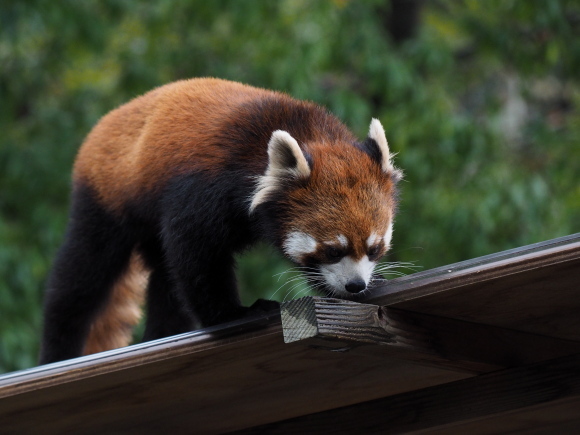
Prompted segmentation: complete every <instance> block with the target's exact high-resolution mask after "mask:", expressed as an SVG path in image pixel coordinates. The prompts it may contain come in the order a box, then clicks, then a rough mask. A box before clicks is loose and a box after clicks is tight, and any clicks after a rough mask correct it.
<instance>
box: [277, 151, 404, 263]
mask: <svg viewBox="0 0 580 435" xmlns="http://www.w3.org/2000/svg"><path fill="white" fill-rule="evenodd" d="M341 145H342V146H341ZM306 149H307V151H309V152H310V153H311V154H312V157H313V161H314V165H313V168H312V173H311V178H310V183H309V188H308V190H306V189H298V190H295V191H291V192H290V195H289V198H288V201H289V203H290V204H291V206H290V207H289V210H290V213H289V215H288V216H287V222H286V223H287V225H288V226H289V228H287V229H286V231H285V232H289V231H291V230H292V229H296V230H300V231H303V232H306V233H308V234H310V235H311V236H312V237H314V238H315V239H316V240H319V241H333V240H332V239H331V240H328V239H329V238H332V237H335V236H336V235H338V234H342V235H344V236H346V238H347V239H348V240H349V241H350V242H351V243H352V244H353V245H354V246H352V249H353V252H352V256H353V258H355V259H360V258H362V257H363V256H364V255H366V252H367V251H368V247H367V246H366V240H367V238H368V237H369V236H370V235H371V233H373V232H376V233H378V234H380V235H381V236H382V235H384V234H385V233H386V231H387V229H388V226H389V223H390V222H391V219H392V218H393V216H392V214H393V212H394V208H395V204H393V202H392V201H393V198H391V196H390V195H388V193H389V192H391V191H392V190H393V189H394V186H393V181H392V180H391V178H390V177H387V176H385V174H383V173H382V171H381V168H380V167H379V166H378V165H377V164H376V162H373V161H372V160H371V158H370V157H369V156H368V155H366V154H363V153H361V152H360V151H358V150H357V149H355V148H354V147H353V146H352V144H349V143H342V144H340V143H339V144H337V143H334V144H332V145H331V144H312V145H311V146H309V147H307V148H306ZM290 227H291V228H290Z"/></svg>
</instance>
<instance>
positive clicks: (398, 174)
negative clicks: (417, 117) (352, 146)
mask: <svg viewBox="0 0 580 435" xmlns="http://www.w3.org/2000/svg"><path fill="white" fill-rule="evenodd" d="M369 139H372V140H374V141H375V142H376V144H377V145H378V147H379V151H380V153H381V168H382V169H383V172H384V173H385V174H388V175H390V176H391V177H393V179H394V180H395V181H399V180H400V179H401V178H403V171H401V170H400V169H397V168H395V166H393V160H392V157H393V156H391V154H390V151H389V143H388V142H387V137H386V135H385V130H384V129H383V126H382V124H381V122H380V121H379V120H378V119H376V118H373V120H372V121H371V126H370V128H369Z"/></svg>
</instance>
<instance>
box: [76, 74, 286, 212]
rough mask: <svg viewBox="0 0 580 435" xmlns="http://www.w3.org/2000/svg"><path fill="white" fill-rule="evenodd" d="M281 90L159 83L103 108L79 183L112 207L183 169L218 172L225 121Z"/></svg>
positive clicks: (83, 156) (83, 154)
mask: <svg viewBox="0 0 580 435" xmlns="http://www.w3.org/2000/svg"><path fill="white" fill-rule="evenodd" d="M274 95H275V96H277V97H279V98H287V99H289V97H286V96H284V95H283V94H279V93H275V92H271V91H267V90H263V89H258V88H253V87H250V86H246V85H242V84H239V83H234V82H229V81H225V80H218V79H191V80H184V81H179V82H175V83H171V84H169V85H165V86H162V87H160V88H157V89H155V90H153V91H151V92H148V93H147V94H145V95H143V96H140V97H137V98H135V99H134V100H132V101H130V102H129V103H127V104H125V105H123V106H121V107H119V108H117V109H115V110H113V111H111V112H110V113H109V114H107V115H105V116H104V117H103V118H102V119H101V120H100V122H99V123H98V124H97V125H96V126H95V128H94V129H93V130H92V131H91V133H90V134H89V135H88V136H87V138H86V140H85V142H84V143H83V145H82V147H81V149H80V151H79V153H78V156H77V159H76V162H75V167H74V174H73V179H74V182H75V183H84V184H86V185H88V186H89V187H91V188H92V189H94V190H95V191H96V192H97V194H98V196H99V198H100V200H101V201H102V202H103V203H104V204H105V205H106V206H107V207H108V208H110V209H111V210H120V209H121V208H122V206H123V204H125V203H126V201H127V199H129V198H133V197H135V196H139V195H142V194H144V193H148V192H152V191H154V190H155V189H157V188H161V187H162V186H163V184H164V182H165V181H167V180H168V179H169V178H170V177H172V176H174V175H175V174H177V173H179V172H180V171H188V170H191V169H192V167H194V169H197V170H204V171H208V172H212V171H219V169H220V167H221V166H222V164H223V162H224V161H226V160H227V158H228V150H227V149H226V148H223V147H219V146H216V144H215V137H216V135H217V134H218V133H219V131H220V129H223V126H224V123H227V122H228V120H230V121H233V119H232V117H233V116H234V113H235V112H236V110H237V109H238V108H239V107H240V105H242V104H244V103H245V102H248V101H251V100H256V99H260V98H264V97H267V96H274Z"/></svg>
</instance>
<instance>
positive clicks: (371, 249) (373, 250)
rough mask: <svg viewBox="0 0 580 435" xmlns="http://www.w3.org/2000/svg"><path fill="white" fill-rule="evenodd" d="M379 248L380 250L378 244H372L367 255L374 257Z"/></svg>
mask: <svg viewBox="0 0 580 435" xmlns="http://www.w3.org/2000/svg"><path fill="white" fill-rule="evenodd" d="M380 250H381V248H380V246H379V245H375V246H372V247H371V248H369V251H368V256H369V257H376V256H377V255H378V254H379V251H380Z"/></svg>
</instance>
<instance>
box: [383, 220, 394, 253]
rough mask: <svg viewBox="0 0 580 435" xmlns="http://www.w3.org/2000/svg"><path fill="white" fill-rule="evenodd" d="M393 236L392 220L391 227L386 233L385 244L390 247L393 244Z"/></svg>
mask: <svg viewBox="0 0 580 435" xmlns="http://www.w3.org/2000/svg"><path fill="white" fill-rule="evenodd" d="M392 238H393V223H392V222H391V223H390V225H389V229H388V230H387V232H386V233H385V237H384V240H385V246H386V247H387V248H388V247H389V246H391V239H392Z"/></svg>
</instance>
